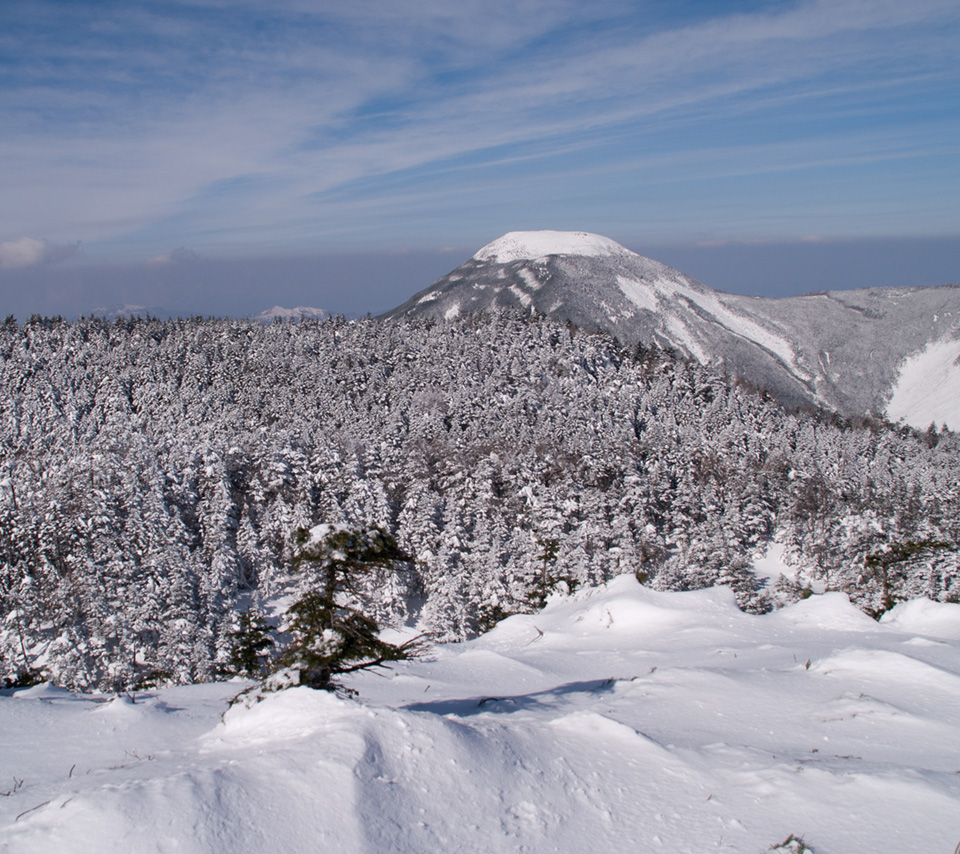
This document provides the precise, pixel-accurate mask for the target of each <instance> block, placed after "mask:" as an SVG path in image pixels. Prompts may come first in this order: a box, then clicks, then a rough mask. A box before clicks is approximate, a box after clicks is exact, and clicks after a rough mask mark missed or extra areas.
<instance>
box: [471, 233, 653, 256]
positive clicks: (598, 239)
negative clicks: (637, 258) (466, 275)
mask: <svg viewBox="0 0 960 854" xmlns="http://www.w3.org/2000/svg"><path fill="white" fill-rule="evenodd" d="M634 254H636V253H633V252H631V251H630V250H629V249H627V248H626V247H623V246H621V245H620V244H619V243H617V242H616V241H615V240H611V239H610V238H609V237H603V236H602V235H600V234H590V233H589V232H586V231H511V232H509V233H507V234H505V235H503V237H499V238H497V239H496V240H494V241H493V243H488V244H487V245H486V246H484V247H483V249H481V250H480V251H479V252H477V254H476V255H474V256H473V257H474V260H476V261H492V262H493V263H495V264H511V263H513V262H514V261H535V260H537V259H538V258H546V257H547V256H548V255H583V256H585V257H588V258H600V257H604V256H609V255H634Z"/></svg>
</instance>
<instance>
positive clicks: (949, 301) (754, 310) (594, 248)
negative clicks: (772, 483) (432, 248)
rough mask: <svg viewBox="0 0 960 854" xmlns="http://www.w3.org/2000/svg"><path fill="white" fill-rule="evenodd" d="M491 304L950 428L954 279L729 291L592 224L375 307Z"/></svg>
mask: <svg viewBox="0 0 960 854" xmlns="http://www.w3.org/2000/svg"><path fill="white" fill-rule="evenodd" d="M812 284H814V285H815V283H812ZM497 309H514V310H517V309H519V310H521V311H526V312H530V313H531V314H540V315H544V316H546V317H552V318H557V319H560V320H566V321H570V322H572V323H574V324H576V325H577V326H579V327H581V328H583V329H587V330H600V331H604V332H608V333H610V334H612V335H615V336H616V337H617V338H618V339H619V340H621V341H623V342H625V343H629V344H636V343H643V344H645V345H650V344H658V345H660V346H663V347H671V348H673V349H675V350H677V351H679V352H681V353H683V354H684V355H686V356H688V357H691V358H694V359H696V360H697V361H699V362H702V363H704V364H710V365H713V366H714V367H716V368H718V369H720V370H722V371H724V372H726V373H728V374H729V375H731V376H733V377H739V378H741V379H744V380H747V381H748V382H750V383H752V384H754V385H756V386H758V387H760V388H762V389H765V390H767V391H769V392H771V393H772V394H774V395H776V396H777V397H779V398H780V399H781V400H782V401H783V402H784V403H786V404H787V405H789V406H801V405H814V406H823V407H826V408H828V409H833V410H836V411H838V412H841V413H843V414H844V415H847V416H862V415H866V414H877V415H884V414H885V415H886V416H887V417H890V418H892V419H899V418H903V419H904V420H905V421H906V422H907V423H909V424H911V425H912V426H914V427H918V428H920V429H923V428H925V427H927V426H928V425H929V424H930V422H931V421H934V422H936V423H937V424H939V425H943V424H946V425H948V426H950V427H952V428H953V429H958V428H960V405H958V404H957V403H956V402H955V401H956V395H955V394H954V393H953V389H955V388H960V365H957V364H955V361H956V353H955V351H956V350H957V347H958V346H960V286H957V285H947V286H943V287H938V288H867V289H862V290H856V291H837V292H831V293H825V292H821V293H813V294H808V295H805V296H801V297H789V298H785V299H773V298H761V297H749V296H739V295H735V294H725V293H721V292H720V291H715V290H713V289H711V288H709V287H707V286H705V285H703V284H701V283H700V282H697V281H695V280H694V279H691V278H690V277H689V276H686V275H684V274H683V273H681V272H680V271H679V270H675V269H673V268H672V267H668V266H667V265H666V264H661V263H660V262H659V261H655V260H653V259H652V258H647V257H645V256H643V255H638V254H637V253H635V252H632V251H630V250H629V249H627V248H625V247H623V246H621V245H620V244H619V243H617V242H615V241H613V240H610V239H609V238H607V237H602V236H600V235H597V234H589V233H587V232H582V231H573V232H564V231H512V232H510V233H508V234H505V235H504V236H503V237H500V238H498V239H497V240H494V241H493V242H492V243H489V244H487V245H486V246H484V247H483V248H482V249H481V250H480V251H479V252H477V253H476V254H475V255H474V256H473V257H472V258H470V259H468V260H467V261H466V262H464V263H463V264H461V265H460V266H459V267H457V269H455V270H453V271H452V272H450V273H448V274H447V275H446V276H443V277H442V278H440V279H438V280H437V281H436V282H434V283H433V284H432V285H431V286H430V287H429V288H427V289H425V290H423V291H420V293H418V294H415V295H414V296H413V297H411V298H410V299H409V300H407V302H405V303H404V304H403V305H401V306H399V307H398V308H396V309H394V310H393V311H391V312H389V313H388V314H387V315H386V316H387V317H410V316H417V315H425V316H430V317H438V318H445V319H447V320H452V319H454V318H456V317H459V316H460V315H465V314H470V313H472V312H477V311H491V310H497ZM928 348H929V349H928ZM951 354H952V355H951ZM934 363H935V364H934Z"/></svg>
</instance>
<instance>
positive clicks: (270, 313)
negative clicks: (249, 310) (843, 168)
mask: <svg viewBox="0 0 960 854" xmlns="http://www.w3.org/2000/svg"><path fill="white" fill-rule="evenodd" d="M328 314H329V312H327V311H325V310H324V309H322V308H310V307H309V306H305V305H298V306H297V307H296V308H284V307H283V306H280V305H275V306H274V307H273V308H268V309H265V310H264V311H261V312H260V313H259V314H252V315H250V320H259V321H260V322H261V323H272V322H273V321H274V320H302V319H304V318H314V319H316V320H323V319H324V318H325V317H326V316H327V315H328Z"/></svg>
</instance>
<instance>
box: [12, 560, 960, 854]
mask: <svg viewBox="0 0 960 854" xmlns="http://www.w3.org/2000/svg"><path fill="white" fill-rule="evenodd" d="M958 644H960V606H958V605H944V604H935V603H929V602H911V603H906V604H904V605H900V606H898V607H897V608H896V609H894V611H892V612H891V613H890V614H889V615H888V616H887V617H886V618H885V619H884V620H883V621H881V622H880V623H876V622H874V621H872V620H870V619H868V618H866V617H865V616H864V615H863V614H862V613H860V612H859V611H858V610H857V609H855V608H853V607H852V606H851V605H850V604H849V602H847V600H846V599H845V597H843V596H842V595H840V594H827V595H824V596H814V597H812V598H810V599H807V600H805V601H803V602H800V603H798V604H796V605H794V606H790V607H787V608H784V609H783V610H781V611H779V612H776V613H774V614H771V615H767V616H750V615H746V614H743V613H741V612H740V611H738V610H737V609H736V607H735V604H734V599H733V596H732V594H731V593H730V591H728V590H725V589H723V588H716V589H712V590H705V591H698V592H693V593H657V592H654V591H651V590H649V589H646V588H642V587H640V586H639V585H638V584H637V583H636V581H635V580H634V579H633V577H632V576H623V577H620V578H618V579H615V580H614V581H613V582H611V583H610V584H608V585H606V586H605V587H604V588H601V589H599V590H591V591H586V592H584V593H583V594H581V595H579V596H577V597H575V598H573V599H555V600H554V601H552V603H551V604H550V605H549V606H548V607H547V609H546V610H545V611H543V612H542V613H539V614H536V615H530V616H518V617H512V618H510V619H508V620H506V621H504V622H503V623H501V624H500V625H499V626H498V627H496V628H495V629H494V630H493V631H491V632H490V633H488V634H487V635H484V636H482V637H481V638H479V639H477V640H475V641H472V642H469V643H464V644H453V645H444V646H438V647H436V648H435V649H434V651H433V653H432V654H431V656H430V658H429V659H428V660H424V661H419V662H410V663H404V664H403V665H400V666H397V667H396V668H395V669H394V670H392V671H390V672H389V673H388V674H386V676H387V678H383V677H381V676H378V675H376V674H371V673H366V674H358V675H357V676H356V677H355V678H354V679H353V680H352V682H351V685H352V686H353V687H354V688H356V689H357V690H359V692H360V696H361V697H362V700H360V701H353V700H345V699H340V698H337V697H335V696H333V695H331V694H326V693H320V692H314V691H310V690H308V689H302V688H296V689H291V690H288V691H285V692H281V693H278V694H276V695H273V696H270V697H269V698H268V699H266V700H265V701H263V702H262V703H260V704H259V705H257V706H254V707H253V708H251V709H246V708H243V707H241V706H235V707H233V708H231V709H230V710H229V711H227V712H226V714H225V715H224V716H223V720H222V721H220V719H219V716H220V714H221V713H222V712H223V711H224V710H225V709H226V700H227V698H228V697H229V696H230V695H231V694H233V693H235V692H236V691H237V690H239V689H240V688H241V687H242V685H240V684H237V683H220V684H206V685H197V686H192V687H187V688H176V689H167V690H162V691H156V692H150V693H147V694H138V695H136V698H135V699H136V702H135V703H134V702H131V701H130V699H129V698H124V697H119V698H109V697H103V696H78V695H71V694H68V693H66V692H62V691H58V690H54V689H50V688H34V689H29V690H25V691H17V692H4V694H3V696H0V722H2V726H0V739H2V742H3V743H2V752H0V756H2V767H0V779H2V780H4V781H6V785H8V786H9V787H10V789H11V791H10V792H9V797H5V798H2V799H0V827H2V829H0V839H2V840H3V841H2V842H0V850H2V851H6V852H17V854H20V852H23V853H24V854H26V852H49V851H74V852H88V851H89V852H98V854H99V852H103V851H119V850H123V851H129V852H148V851H149V852H153V851H178V852H231V854H234V852H246V851H249V852H261V851H263V850H265V849H266V848H268V847H269V848H271V849H280V850H287V851H294V852H296V851H304V852H307V851H317V850H335V851H341V852H441V851H442V852H449V851H476V850H495V851H507V850H509V851H530V852H547V851H571V852H573V851H627V850H631V851H665V852H697V854H702V852H704V851H708V850H714V849H718V850H732V851H739V852H752V851H757V852H760V851H765V850H768V849H769V847H770V846H772V845H775V844H777V843H780V842H783V841H784V840H786V839H787V838H788V837H789V836H790V835H791V834H793V835H794V836H797V837H799V836H802V837H803V838H804V840H805V843H806V844H807V845H808V846H810V848H811V849H812V850H813V851H815V852H817V854H829V852H836V854H841V852H842V854H856V852H871V853H872V852H876V851H899V850H904V851H950V850H952V849H953V847H954V846H955V845H956V842H957V836H958V830H957V826H956V822H955V820H954V819H955V816H956V815H957V814H958V806H960V783H958V779H960V778H958V776H957V772H958V770H960V750H958V749H957V746H956V744H957V741H956V737H955V734H956V730H957V726H958V724H960V658H958V654H957V653H958Z"/></svg>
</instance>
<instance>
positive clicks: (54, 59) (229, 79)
mask: <svg viewBox="0 0 960 854" xmlns="http://www.w3.org/2000/svg"><path fill="white" fill-rule="evenodd" d="M0 128H2V129H3V130H2V132H0V300H2V301H4V302H6V303H7V305H8V306H9V307H10V310H14V311H19V312H21V313H22V312H24V311H28V310H34V308H33V307H34V306H35V308H36V310H39V311H42V312H43V313H55V312H60V313H66V314H70V313H77V312H82V311H84V310H89V309H91V308H93V307H94V306H95V305H97V304H100V303H101V302H103V301H107V300H109V301H118V302H136V303H144V302H146V303H147V304H157V303H158V302H159V301H160V300H174V301H179V304H178V305H177V306H176V307H177V308H181V309H183V310H188V311H200V312H204V313H231V312H239V311H246V310H248V308H247V302H245V300H246V301H249V302H250V303H251V306H250V307H249V310H253V309H254V308H255V307H257V306H259V307H265V305H262V304H272V303H273V302H286V303H290V302H291V301H294V300H296V301H299V302H301V303H304V302H306V303H309V304H314V305H317V304H324V303H326V304H325V305H324V307H332V308H333V309H334V310H344V311H351V312H363V311H365V310H371V311H379V310H383V309H386V308H389V307H391V306H392V305H394V304H396V303H399V302H401V301H402V300H403V299H404V298H405V297H406V296H409V294H410V293H412V292H413V291H415V290H419V289H420V288H421V287H424V286H425V285H427V284H429V282H430V281H431V280H432V278H435V277H436V276H439V275H441V274H442V273H444V272H446V271H447V270H449V269H450V268H452V267H454V266H456V264H458V263H460V262H461V261H462V260H464V259H465V258H466V257H468V256H469V255H470V254H472V253H473V252H474V251H475V250H476V249H478V248H479V247H480V246H482V245H483V244H485V243H487V242H489V241H490V240H492V239H494V238H496V237H498V236H499V235H500V234H502V233H504V232H506V231H510V230H516V229H536V228H553V229H571V230H586V231H594V232H598V233H601V234H605V235H607V236H609V237H612V238H614V239H616V240H619V241H620V242H621V243H623V244H624V245H626V246H628V247H630V248H631V249H634V250H636V251H639V252H643V253H645V254H650V255H653V256H654V257H660V258H661V260H665V261H667V262H668V263H674V261H671V256H672V257H674V258H678V259H682V258H687V259H691V258H692V259H698V260H697V262H696V263H697V264H699V265H700V268H698V269H697V270H689V269H685V272H689V273H691V275H695V276H697V277H698V278H701V279H702V280H703V281H704V282H705V283H706V284H710V285H713V286H715V287H721V288H724V289H729V290H737V289H739V290H753V291H755V292H768V293H779V292H786V290H785V289H788V288H787V286H786V285H785V284H784V283H783V282H782V281H779V280H778V279H777V265H776V263H775V259H776V253H775V252H774V248H775V247H778V246H782V247H784V248H785V251H786V252H787V255H788V256H790V257H792V258H793V262H792V263H794V264H797V263H801V264H803V263H806V262H803V261H798V260H797V259H801V258H807V259H809V263H810V264H811V265H812V266H811V271H812V272H811V273H810V275H809V276H807V275H803V276H800V278H801V279H802V280H803V282H805V283H806V282H808V281H809V283H810V287H807V288H805V289H806V290H811V289H818V288H819V287H820V285H824V286H827V287H837V286H843V285H844V284H849V285H850V286H854V285H855V286H860V285H865V284H940V283H943V282H946V281H957V280H958V279H960V258H958V260H957V262H956V268H951V267H950V262H949V259H950V258H951V257H953V258H957V254H956V248H957V246H960V243H958V238H960V165H958V164H960V6H958V4H957V3H956V0H913V2H910V3H906V2H904V0H896V2H887V0H829V2H789V3H781V2H773V3H766V2H723V3H720V2H696V0H690V2H685V0H679V2H664V1H662V0H656V2H650V3H645V2H634V3H630V2H611V0H593V2H590V3H584V2H582V0H579V2H566V0H510V2H505V0H458V2H456V3H454V2H448V0H443V2H441V0H417V2H409V1H408V0H353V2H351V3H350V4H349V5H348V4H346V3H341V2H337V3H333V2H314V0H275V2H271V3H270V4H265V3H262V2H259V0H256V2H254V0H223V2H220V0H179V2H168V0H150V2H145V0H141V2H137V0H124V2H109V0H100V2H89V0H69V2H66V0H60V2H51V1H50V0H3V2H2V3H0ZM892 246H896V247H899V251H900V252H901V254H902V253H904V252H906V253H913V255H911V256H910V258H909V259H908V258H904V259H902V266H903V267H904V269H905V270H907V271H908V273H907V275H908V276H912V277H913V279H914V280H911V281H900V280H896V281H887V280H885V276H889V269H890V268H889V265H877V263H876V262H875V261H871V258H875V254H876V249H877V248H878V247H887V248H888V250H889V247H892ZM817 247H828V248H829V251H828V252H827V257H832V256H830V252H833V253H834V254H836V252H837V251H839V250H838V248H837V247H841V248H845V251H846V253H847V254H846V255H844V258H845V259H847V260H846V262H845V264H846V265H847V267H846V268H848V269H849V270H851V271H852V276H848V278H847V279H842V280H840V281H834V280H832V279H830V278H829V276H827V277H826V278H824V277H823V275H821V276H820V278H817V277H816V274H815V272H813V271H815V270H817V269H819V268H822V267H823V266H824V264H823V263H822V257H821V258H820V260H819V261H818V260H817V259H818V256H817ZM751 248H752V250H751ZM734 250H735V251H734ZM751 251H753V252H754V254H753V255H752V256H751ZM737 253H739V255H738V254H737ZM790 253H793V254H792V255H790ZM741 256H743V257H745V258H746V259H747V260H746V261H745V264H746V268H745V269H744V271H743V273H742V275H741V276H740V278H738V277H737V272H736V270H731V269H728V268H729V267H730V259H731V258H733V257H741ZM751 257H753V259H754V261H755V265H754V269H753V270H752V271H750V270H749V265H750V260H749V259H750V258H751ZM897 257H900V255H898V256H897ZM711 258H714V259H715V260H714V261H711V260H710V259H711ZM857 258H861V259H862V262H863V263H862V264H861V265H860V266H858V265H857V264H856V263H855V261H856V259H857ZM357 259H363V260H362V265H364V266H363V269H364V270H366V271H367V274H368V275H367V280H368V282H369V284H368V285H367V286H365V285H364V284H363V283H360V282H354V283H353V284H351V282H350V281H349V279H350V276H349V275H347V273H346V272H345V271H346V270H348V269H349V266H350V262H351V260H352V261H354V262H356V261H357ZM718 259H719V260H718ZM722 259H726V260H725V261H723V260H722ZM762 259H766V260H762ZM934 259H935V260H936V263H935V264H934V263H933V261H934ZM756 265H759V270H760V273H758V268H757V266H756ZM925 265H926V266H925ZM931 265H932V266H931ZM768 268H769V269H768ZM951 269H952V270H953V271H952V272H951ZM858 270H859V271H860V278H859V279H858V278H857V271H858ZM251 271H255V272H256V275H257V276H262V287H261V288H259V289H258V285H257V281H255V280H253V279H252V278H251V276H253V272H251ZM294 271H296V272H294ZM241 273H242V274H243V275H241ZM758 275H759V276H760V278H759V279H758ZM871 276H872V277H873V278H870V277H871ZM238 277H239V278H240V279H242V280H243V281H242V282H241V283H240V284H239V285H238V284H237V283H238ZM751 277H752V278H751ZM834 278H836V277H834ZM354 279H356V274H355V275H354ZM861 279H862V280H861ZM754 280H756V281H754ZM231 282H233V284H234V287H233V289H232V290H231ZM241 285H242V287H241ZM791 287H792V286H791ZM797 287H800V286H799V285H798V286H797ZM311 288H312V290H311ZM241 291H242V295H241ZM261 297H262V298H261ZM31 301H32V302H31ZM186 303H190V304H186ZM253 303H257V306H254V305H252V304H253ZM0 313H6V312H5V310H4V306H2V305H0Z"/></svg>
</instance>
